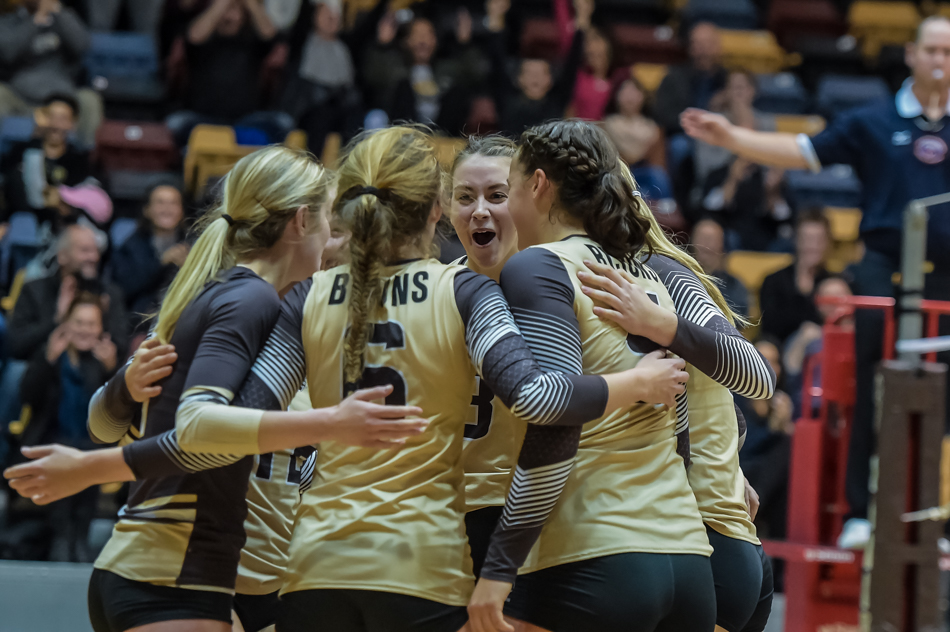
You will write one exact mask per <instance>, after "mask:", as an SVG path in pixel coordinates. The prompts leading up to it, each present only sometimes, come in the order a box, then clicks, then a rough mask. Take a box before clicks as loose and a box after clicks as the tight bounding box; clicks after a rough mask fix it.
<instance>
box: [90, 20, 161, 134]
mask: <svg viewBox="0 0 950 632" xmlns="http://www.w3.org/2000/svg"><path fill="white" fill-rule="evenodd" d="M85 66H86V70H87V72H88V73H89V79H90V83H91V84H92V87H93V88H95V89H96V90H98V91H99V92H101V93H102V96H103V99H104V100H105V101H106V106H107V115H109V116H110V117H111V118H117V117H119V116H122V114H119V113H117V112H115V111H113V112H111V114H110V112H109V111H108V110H109V107H108V106H110V104H116V103H118V104H133V105H146V106H158V105H159V104H160V103H161V102H162V100H163V98H164V96H165V86H164V84H163V83H162V82H161V81H160V80H159V78H158V68H159V62H158V51H157V49H156V46H155V41H154V40H153V39H152V38H151V37H150V36H148V35H143V34H140V33H92V34H91V41H90V46H89V50H88V51H87V52H86V58H85ZM126 116H127V115H126ZM134 118H140V117H138V116H136V117H134Z"/></svg>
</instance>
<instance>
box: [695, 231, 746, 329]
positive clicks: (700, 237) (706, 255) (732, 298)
mask: <svg viewBox="0 0 950 632" xmlns="http://www.w3.org/2000/svg"><path fill="white" fill-rule="evenodd" d="M692 245H693V256H694V257H696V261H698V262H699V265H701V266H702V267H703V272H705V273H706V274H708V275H710V276H713V277H715V278H716V279H717V280H718V281H719V283H720V285H719V287H720V289H721V290H722V295H723V296H724V297H725V298H726V301H728V302H729V305H731V306H732V308H733V309H734V310H735V311H736V313H738V314H740V315H742V316H746V317H748V315H749V291H748V290H747V289H746V287H745V286H744V285H743V284H742V281H740V280H739V279H737V278H736V277H734V276H732V275H731V274H729V273H728V272H727V271H726V252H725V246H726V234H725V231H724V230H723V228H722V226H721V225H720V224H719V222H717V221H715V220H713V219H704V220H700V221H699V222H697V223H696V225H695V226H693V235H692Z"/></svg>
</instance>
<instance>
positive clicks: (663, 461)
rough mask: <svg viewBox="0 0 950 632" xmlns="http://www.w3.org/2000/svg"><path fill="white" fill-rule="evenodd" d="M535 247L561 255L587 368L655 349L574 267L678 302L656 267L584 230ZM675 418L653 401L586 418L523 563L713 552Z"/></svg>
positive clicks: (525, 569) (627, 361) (613, 366)
mask: <svg viewBox="0 0 950 632" xmlns="http://www.w3.org/2000/svg"><path fill="white" fill-rule="evenodd" d="M535 248H542V249H545V250H547V251H550V252H551V253H553V254H554V255H556V256H557V257H558V259H559V261H560V265H561V266H563V268H564V270H565V271H566V277H567V278H569V280H570V281H569V282H570V284H571V288H570V289H568V291H572V292H573V296H574V299H573V311H574V314H575V316H576V317H577V321H578V326H579V329H580V339H581V345H582V364H583V372H584V373H585V374H593V375H603V374H608V373H614V372H617V371H623V370H626V369H630V368H633V367H635V366H636V365H637V363H638V362H639V360H640V358H641V357H642V356H643V355H644V353H645V352H647V351H649V350H652V348H655V345H651V344H650V343H649V342H648V341H645V340H644V339H642V338H637V337H633V336H628V335H627V333H626V332H625V331H623V330H622V329H621V328H620V327H619V326H617V325H614V324H613V323H608V322H605V321H602V320H600V319H599V318H598V317H597V316H596V315H594V313H593V306H594V305H593V302H592V301H591V299H589V298H588V297H587V296H585V295H584V294H583V293H582V292H581V284H580V282H579V281H578V279H577V272H578V271H581V270H584V271H586V267H585V266H584V260H585V259H587V260H591V259H596V260H598V261H600V262H602V263H608V264H610V265H613V266H614V267H622V268H625V269H626V270H627V271H628V272H629V273H630V274H631V275H633V276H634V278H635V280H636V282H637V284H638V285H640V286H641V287H642V288H643V289H644V290H646V292H647V293H648V294H649V295H650V296H651V297H652V298H653V300H655V301H656V302H658V303H659V304H660V305H662V306H663V307H666V308H667V309H671V310H672V309H673V302H672V300H671V299H670V296H669V294H668V292H667V290H666V288H665V287H664V285H663V284H662V283H661V282H660V279H659V277H658V276H657V275H656V273H655V272H654V271H653V270H651V269H650V268H649V267H648V266H645V265H643V264H639V263H638V262H634V263H629V262H623V263H621V262H619V261H617V260H616V259H613V258H612V257H609V256H608V255H607V254H606V253H605V252H604V251H603V249H601V248H600V246H598V245H597V244H596V243H595V242H594V241H592V240H591V239H589V238H588V237H586V236H583V235H575V236H572V237H570V238H568V239H565V240H563V241H560V242H556V243H550V244H544V245H541V246H535ZM566 282H567V281H565V283H566ZM675 426H676V417H675V412H674V411H673V410H671V409H669V408H667V407H666V406H654V405H649V404H639V405H636V406H633V407H630V408H627V409H624V410H620V411H615V412H613V413H608V414H606V415H604V416H603V417H601V418H600V419H597V420H595V421H592V422H590V423H588V424H587V425H585V426H584V429H583V433H582V435H581V441H580V446H579V449H578V453H577V457H576V460H575V463H574V468H573V471H572V472H571V474H570V476H569V478H568V481H567V484H566V487H565V489H564V491H563V493H562V495H561V497H560V500H559V501H558V504H557V506H556V507H555V508H554V511H553V512H552V514H551V516H550V517H549V518H548V521H547V523H546V524H545V525H544V528H543V530H542V532H541V536H540V538H539V539H538V541H537V542H536V543H535V545H534V547H533V548H532V550H531V553H530V554H529V556H528V558H527V561H526V563H525V565H524V566H522V568H521V570H520V572H521V573H522V574H523V573H529V572H532V571H536V570H540V569H543V568H548V567H551V566H557V565H561V564H567V563H570V562H575V561H579V560H584V559H590V558H595V557H602V556H605V555H612V554H616V553H626V552H647V553H692V554H698V555H705V556H708V555H709V554H710V553H711V552H712V549H711V547H710V546H709V542H708V540H707V538H706V532H705V528H704V526H703V522H702V518H701V517H700V513H699V509H698V507H697V504H696V499H695V498H694V496H693V493H692V491H691V490H690V487H689V482H688V480H687V476H686V471H685V468H684V467H683V460H682V458H681V457H679V456H678V455H677V454H676V439H675V437H674V430H675Z"/></svg>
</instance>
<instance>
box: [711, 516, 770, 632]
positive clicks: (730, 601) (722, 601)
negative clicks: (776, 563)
mask: <svg viewBox="0 0 950 632" xmlns="http://www.w3.org/2000/svg"><path fill="white" fill-rule="evenodd" d="M706 535H707V536H709V544H711V545H712V547H713V554H712V557H710V558H709V561H710V563H711V564H712V572H713V580H714V581H715V582H716V625H718V626H719V627H721V628H723V629H724V630H726V631H727V632H745V630H746V626H747V625H748V623H749V621H750V620H751V619H752V615H753V614H754V613H755V610H756V608H758V607H759V602H760V601H761V598H762V596H763V591H762V587H763V586H762V579H763V577H762V575H763V569H762V557H763V556H764V553H762V547H761V546H756V545H754V544H752V543H751V542H746V541H744V540H736V539H735V538H730V537H728V536H724V535H722V534H721V533H718V532H717V531H715V530H714V529H712V528H710V527H709V526H708V525H707V526H706ZM769 576H770V578H771V573H770V574H769ZM768 593H769V594H768V607H769V610H771V603H772V596H771V594H772V590H771V587H769V591H768ZM766 620H768V613H766ZM763 625H764V622H763Z"/></svg>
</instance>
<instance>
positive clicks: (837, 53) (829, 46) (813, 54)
mask: <svg viewBox="0 0 950 632" xmlns="http://www.w3.org/2000/svg"><path fill="white" fill-rule="evenodd" d="M791 50H793V51H795V53H797V54H798V55H799V57H800V58H801V63H800V64H799V66H798V69H797V70H798V74H799V76H801V78H802V82H803V83H804V84H805V88H806V89H807V90H809V91H810V92H814V91H815V89H816V88H817V86H818V82H819V80H820V79H821V78H822V77H823V76H824V75H831V74H834V75H860V74H863V73H865V72H866V71H867V66H866V64H865V60H864V57H863V56H862V55H861V51H860V50H859V48H858V40H857V39H855V37H854V36H853V35H842V36H841V37H828V36H824V35H808V36H802V37H798V38H796V39H795V40H794V43H793V45H792V48H791Z"/></svg>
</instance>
